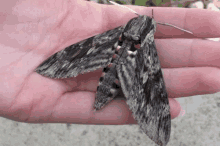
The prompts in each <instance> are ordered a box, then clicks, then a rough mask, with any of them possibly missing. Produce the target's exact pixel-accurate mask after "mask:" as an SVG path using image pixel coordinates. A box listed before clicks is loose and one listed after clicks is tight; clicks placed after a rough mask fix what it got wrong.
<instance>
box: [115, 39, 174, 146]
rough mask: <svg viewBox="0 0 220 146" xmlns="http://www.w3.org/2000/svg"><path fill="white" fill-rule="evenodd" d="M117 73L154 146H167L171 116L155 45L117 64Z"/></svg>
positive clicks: (147, 46) (129, 104)
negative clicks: (156, 145)
mask: <svg viewBox="0 0 220 146" xmlns="http://www.w3.org/2000/svg"><path fill="white" fill-rule="evenodd" d="M143 47H144V48H143ZM124 62H126V63H124ZM117 72H118V77H119V80H120V82H121V88H122V91H123V93H124V95H125V96H126V98H127V104H128V106H129V108H130V109H131V111H132V112H133V115H134V117H135V119H136V120H137V122H138V124H139V126H140V127H141V129H142V130H143V132H144V133H146V135H148V136H149V138H151V139H152V140H153V141H154V142H155V143H157V144H159V145H161V146H165V145H166V144H167V143H168V141H169V138H170V131H171V117H170V107H169V102H168V97H167V92H166V88H165V83H164V80H163V76H162V72H161V67H160V62H159V58H158V56H157V51H156V48H155V43H154V42H152V43H145V45H143V46H142V47H141V48H140V49H138V50H137V54H136V57H135V59H134V58H131V57H130V56H128V57H127V58H125V60H124V61H122V62H121V63H119V64H118V66H117Z"/></svg>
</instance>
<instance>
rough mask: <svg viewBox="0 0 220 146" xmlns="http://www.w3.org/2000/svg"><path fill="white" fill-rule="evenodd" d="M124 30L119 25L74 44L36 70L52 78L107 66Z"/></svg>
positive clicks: (64, 76)
mask: <svg viewBox="0 0 220 146" xmlns="http://www.w3.org/2000/svg"><path fill="white" fill-rule="evenodd" d="M122 30H123V28H122V27H118V28H115V29H112V30H109V31H107V32H104V33H102V34H99V35H96V36H93V37H91V38H88V39H86V40H83V41H81V42H79V43H76V44H73V45H71V46H69V47H67V48H65V49H64V50H61V51H59V52H57V53H55V54H54V55H52V56H51V57H50V58H49V59H47V60H46V61H44V62H43V63H42V64H41V65H40V66H38V67H37V69H36V72H37V73H39V74H41V75H43V76H46V77H50V78H69V77H76V76H77V75H78V74H82V73H86V72H90V71H94V70H97V69H99V68H102V67H105V66H107V65H108V64H109V63H110V62H111V59H112V55H113V54H114V51H115V50H114V49H113V48H112V47H113V46H114V45H115V43H116V42H117V41H118V38H119V36H120V34H121V31H122Z"/></svg>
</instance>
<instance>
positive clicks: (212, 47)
mask: <svg viewBox="0 0 220 146" xmlns="http://www.w3.org/2000/svg"><path fill="white" fill-rule="evenodd" d="M155 42H156V48H157V51H158V56H159V58H160V62H161V66H162V67H163V68H177V67H178V68H180V67H206V66H210V67H218V68H219V67H220V64H219V62H220V49H219V45H220V42H214V41H209V40H202V39H156V40H155Z"/></svg>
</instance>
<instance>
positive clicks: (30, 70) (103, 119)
mask: <svg viewBox="0 0 220 146" xmlns="http://www.w3.org/2000/svg"><path fill="white" fill-rule="evenodd" d="M4 3H5V2H4ZM1 6H2V8H1V9H0V13H1V15H0V21H1V33H0V37H1V39H0V45H1V48H0V54H1V56H0V75H1V76H0V83H1V84H0V85H1V88H0V114H1V116H2V117H6V118H9V119H12V120H16V121H24V122H34V123H39V122H61V123H62V122H63V123H88V124H91V123H94V124H125V123H135V120H134V119H133V117H132V114H131V112H130V111H129V108H128V106H127V105H126V103H125V101H124V100H121V99H118V100H114V101H112V102H111V103H109V104H108V105H107V106H106V107H105V108H104V109H102V110H100V111H96V112H94V111H93V104H94V100H95V91H96V87H97V85H98V79H99V77H100V75H101V71H100V70H99V71H95V72H91V73H87V74H85V75H79V76H77V77H76V78H69V79H63V80H55V79H50V78H46V77H43V76H41V75H39V74H37V73H36V72H35V71H34V70H35V68H36V67H37V66H38V65H39V64H40V63H42V62H43V61H44V60H46V59H47V58H48V57H49V56H51V55H52V54H54V53H55V52H57V51H60V50H62V49H64V48H65V47H67V46H69V45H71V44H74V43H76V42H78V41H80V40H83V39H86V38H88V37H90V36H93V35H96V34H98V33H102V32H104V31H106V30H109V29H112V28H115V27H117V26H120V25H124V24H126V23H127V22H128V21H129V20H130V19H131V18H133V17H135V14H132V13H131V12H130V11H128V10H127V9H125V10H123V9H121V8H120V7H118V6H106V5H99V4H96V3H91V2H86V1H80V0H78V1H77V0H72V1H62V0H58V1H55V0H34V1H33V0H29V1H24V2H15V3H14V4H11V3H10V4H8V5H5V4H4V5H1ZM131 7H132V8H133V9H134V10H135V11H137V12H138V13H139V14H144V15H148V16H151V8H144V7H134V6H131ZM198 14H199V15H198ZM218 15H219V14H218V13H217V12H211V11H205V10H196V9H173V8H169V9H167V8H154V19H155V20H156V21H159V22H166V23H170V24H175V25H177V26H179V27H182V28H184V29H187V30H190V31H192V32H193V33H194V35H191V34H187V33H184V32H182V31H180V30H177V29H175V28H171V27H167V26H159V25H157V26H158V27H157V32H156V34H155V38H160V39H156V40H155V42H156V46H157V50H158V54H159V58H160V60H161V66H162V67H163V68H166V69H163V72H164V78H165V83H166V87H167V91H168V95H169V102H170V107H171V111H170V112H171V116H172V118H174V117H176V116H178V113H179V112H180V110H181V108H180V106H179V103H178V102H176V100H175V99H174V98H175V97H182V96H190V95H196V94H207V93H214V92H218V91H219V89H220V71H219V62H220V49H219V47H218V46H219V42H212V41H207V40H202V39H195V38H207V37H220V19H219V17H218ZM164 38H169V39H164ZM181 38H188V39H181Z"/></svg>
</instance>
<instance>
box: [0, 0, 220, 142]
mask: <svg viewBox="0 0 220 146" xmlns="http://www.w3.org/2000/svg"><path fill="white" fill-rule="evenodd" d="M93 1H95V2H98V3H107V0H93ZM116 2H118V3H120V4H132V5H141V6H157V7H185V8H200V9H210V10H214V11H219V8H218V7H220V2H218V1H217V0H213V1H210V0H204V1H195V0H150V1H147V0H132V1H131V0H123V1H122V0H120V1H119V0H117V1H116ZM211 40H213V41H219V38H212V39H211ZM177 100H178V101H179V102H180V104H181V106H182V108H183V110H182V112H181V114H180V116H179V117H178V118H175V119H174V120H172V130H171V137H170V141H169V143H168V146H220V93H216V94H210V95H198V96H192V97H187V98H178V99H177ZM0 146H155V144H154V143H153V142H152V141H151V140H150V139H149V138H148V137H147V136H146V135H145V134H144V133H143V132H142V131H140V129H139V126H138V125H107V126H106V125H79V124H28V123H21V122H15V121H12V120H8V119H5V118H0Z"/></svg>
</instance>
